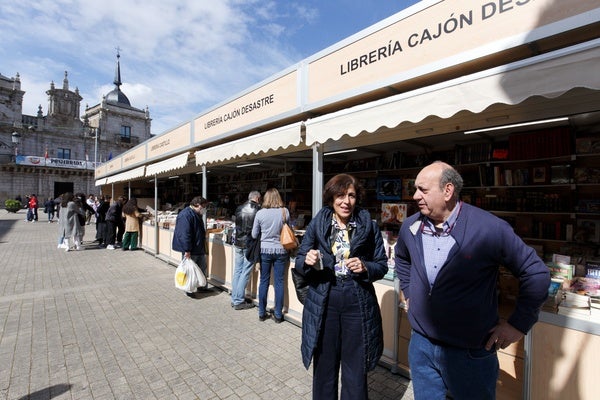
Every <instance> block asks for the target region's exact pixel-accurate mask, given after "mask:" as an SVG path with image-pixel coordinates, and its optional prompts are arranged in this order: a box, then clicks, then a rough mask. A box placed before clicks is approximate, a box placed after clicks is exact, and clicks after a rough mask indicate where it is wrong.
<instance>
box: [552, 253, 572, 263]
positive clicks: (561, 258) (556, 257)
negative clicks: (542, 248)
mask: <svg viewBox="0 0 600 400" xmlns="http://www.w3.org/2000/svg"><path fill="white" fill-rule="evenodd" d="M552 262H553V263H561V264H571V256H567V255H564V254H556V253H554V254H552Z"/></svg>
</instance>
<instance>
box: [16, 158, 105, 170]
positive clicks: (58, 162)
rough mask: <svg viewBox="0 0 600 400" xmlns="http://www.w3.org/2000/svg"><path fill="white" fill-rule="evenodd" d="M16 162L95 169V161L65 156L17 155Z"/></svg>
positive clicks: (19, 163)
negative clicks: (70, 158)
mask: <svg viewBox="0 0 600 400" xmlns="http://www.w3.org/2000/svg"><path fill="white" fill-rule="evenodd" d="M15 162H16V164H18V165H30V166H33V167H53V168H71V169H73V168H74V169H92V170H93V169H94V162H93V161H85V160H67V159H64V158H50V157H48V158H45V157H37V156H23V155H19V156H16V161H15Z"/></svg>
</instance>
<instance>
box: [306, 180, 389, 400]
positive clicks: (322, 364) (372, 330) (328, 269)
mask: <svg viewBox="0 0 600 400" xmlns="http://www.w3.org/2000/svg"><path fill="white" fill-rule="evenodd" d="M362 193H363V189H362V187H361V185H360V184H359V182H358V181H357V180H356V178H354V177H353V176H352V175H348V174H339V175H336V176H334V177H333V178H331V179H330V180H329V181H328V182H327V183H326V184H325V188H324V191H323V202H324V204H326V205H325V206H324V207H323V208H322V209H321V210H320V211H319V212H318V213H317V215H315V217H314V218H313V219H312V220H311V222H310V224H309V225H308V227H307V228H306V233H305V234H304V237H303V239H302V243H301V245H300V248H299V249H298V254H297V255H296V265H295V268H296V270H298V272H299V273H300V274H301V275H304V277H305V279H306V280H307V281H308V282H309V286H308V293H307V295H306V299H305V301H304V309H303V312H302V345H301V350H302V361H303V363H304V366H305V367H306V368H308V367H309V365H310V362H311V360H313V362H314V364H313V399H337V398H338V376H339V371H340V365H341V366H342V374H341V376H342V385H341V397H340V398H341V399H367V398H368V385H367V372H368V371H369V370H372V369H373V368H375V366H376V365H377V362H378V360H379V358H380V357H381V354H382V352H383V329H382V322H381V311H380V309H379V304H378V303H377V297H376V295H375V288H374V287H373V282H374V281H377V280H379V279H381V278H383V277H384V276H385V274H386V273H387V271H388V264H387V263H388V259H387V256H386V253H385V249H384V245H383V238H382V236H381V232H380V231H379V228H378V226H377V224H376V223H375V222H374V221H372V220H371V216H370V214H369V212H368V211H367V210H364V209H361V208H359V207H357V204H358V203H359V201H360V199H361V196H362Z"/></svg>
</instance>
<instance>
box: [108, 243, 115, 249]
mask: <svg viewBox="0 0 600 400" xmlns="http://www.w3.org/2000/svg"><path fill="white" fill-rule="evenodd" d="M114 249H115V246H113V245H112V244H109V245H108V246H106V250H114Z"/></svg>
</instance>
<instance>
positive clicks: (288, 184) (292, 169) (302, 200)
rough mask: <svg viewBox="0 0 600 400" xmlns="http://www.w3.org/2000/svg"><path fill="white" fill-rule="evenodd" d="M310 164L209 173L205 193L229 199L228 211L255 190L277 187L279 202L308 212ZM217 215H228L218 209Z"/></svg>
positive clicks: (309, 202)
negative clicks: (233, 172) (279, 196)
mask: <svg viewBox="0 0 600 400" xmlns="http://www.w3.org/2000/svg"><path fill="white" fill-rule="evenodd" d="M311 172H312V170H311V165H310V163H303V162H294V163H287V164H286V165H285V167H281V168H270V169H267V170H260V171H240V172H236V173H235V174H227V173H221V174H211V175H209V177H208V182H207V184H208V192H209V193H211V196H213V197H214V198H215V200H217V201H219V199H223V198H225V197H228V198H229V201H230V204H231V206H230V209H229V212H231V210H232V209H233V210H234V209H235V207H237V206H238V205H240V204H242V203H244V202H245V201H246V200H247V199H248V193H250V191H252V190H258V191H260V192H261V193H262V194H264V192H265V191H266V190H267V189H268V188H271V187H275V188H277V190H278V191H279V194H280V195H281V198H282V200H283V201H284V203H285V204H286V206H287V207H288V208H290V210H291V211H298V212H302V213H304V214H307V213H308V214H310V213H311V188H312V175H311ZM217 209H218V210H220V212H218V214H224V213H227V210H224V209H220V208H219V206H218V205H217Z"/></svg>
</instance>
